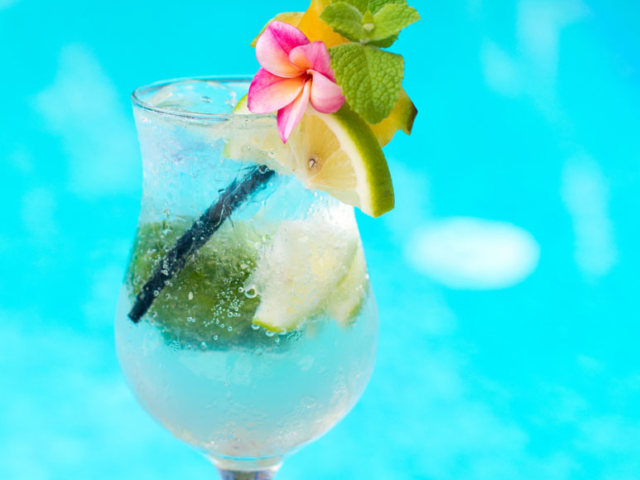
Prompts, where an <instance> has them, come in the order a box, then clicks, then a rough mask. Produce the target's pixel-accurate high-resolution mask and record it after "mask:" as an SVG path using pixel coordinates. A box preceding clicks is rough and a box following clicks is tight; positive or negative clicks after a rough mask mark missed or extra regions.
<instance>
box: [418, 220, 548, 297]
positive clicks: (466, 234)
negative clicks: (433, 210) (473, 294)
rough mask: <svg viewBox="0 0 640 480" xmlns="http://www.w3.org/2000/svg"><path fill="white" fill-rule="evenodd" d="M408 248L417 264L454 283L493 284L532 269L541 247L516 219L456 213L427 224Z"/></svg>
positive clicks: (430, 274) (512, 280)
mask: <svg viewBox="0 0 640 480" xmlns="http://www.w3.org/2000/svg"><path fill="white" fill-rule="evenodd" d="M405 253H406V256H407V258H408V260H409V263H410V264H411V265H412V266H413V267H414V268H415V269H416V270H418V271H419V272H421V273H423V274H424V275H427V276H428V277H430V278H432V279H434V280H436V281H438V282H440V283H443V284H444V285H446V286H448V287H450V288H457V289H470V290H490V289H499V288H508V287H511V286H513V285H516V284H518V283H520V282H521V281H523V280H524V279H525V278H527V277H528V276H529V275H531V273H533V271H534V270H535V269H536V266H537V265H538V259H539V257H540V247H539V246H538V243H537V242H536V240H535V239H534V238H533V236H532V235H531V234H530V233H529V232H527V231H526V230H523V229H521V228H519V227H517V226H515V225H513V224H510V223H505V222H495V221H490V220H483V219H478V218H465V217H453V218H449V219H446V220H440V221H436V222H433V223H429V224H426V225H425V226H423V227H422V228H421V229H419V230H418V231H417V232H416V233H415V234H414V236H413V238H412V239H411V240H410V241H409V242H408V244H407V247H406V251H405Z"/></svg>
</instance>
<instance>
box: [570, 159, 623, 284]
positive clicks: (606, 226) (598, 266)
mask: <svg viewBox="0 0 640 480" xmlns="http://www.w3.org/2000/svg"><path fill="white" fill-rule="evenodd" d="M562 199H563V201H564V203H565V205H566V207H567V210H568V211H569V213H570V214H571V220H572V222H573V231H574V233H575V253H574V255H575V260H576V264H577V265H578V268H579V269H580V271H581V272H582V273H583V275H585V277H587V278H588V279H591V280H594V279H596V278H599V277H602V276H604V275H606V274H607V273H609V271H610V270H611V269H612V268H613V266H614V265H615V264H616V263H617V259H618V249H617V247H616V242H615V236H614V231H613V224H612V222H611V219H610V217H609V205H608V204H609V187H608V185H607V181H606V179H605V177H604V175H603V173H602V170H601V169H600V166H599V165H598V163H597V162H596V161H595V160H593V159H592V158H590V157H587V156H581V157H574V158H572V159H570V160H569V161H568V162H567V163H566V164H565V166H564V171H563V174H562Z"/></svg>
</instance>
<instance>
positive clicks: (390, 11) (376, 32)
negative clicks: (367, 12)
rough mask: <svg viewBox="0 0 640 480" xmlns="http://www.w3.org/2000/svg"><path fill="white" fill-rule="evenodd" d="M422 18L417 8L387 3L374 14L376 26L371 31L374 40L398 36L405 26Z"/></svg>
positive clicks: (370, 36)
mask: <svg viewBox="0 0 640 480" xmlns="http://www.w3.org/2000/svg"><path fill="white" fill-rule="evenodd" d="M418 20H420V15H419V14H418V11H417V10H416V9H415V8H412V7H409V6H407V5H397V4H387V5H385V6H384V7H382V8H381V9H380V10H379V11H378V13H376V14H375V15H374V16H373V23H374V24H375V28H374V29H373V30H372V31H371V32H369V38H370V39H371V40H373V41H383V40H386V39H390V38H392V37H394V36H395V37H396V38H397V36H398V34H399V33H400V32H401V31H402V29H403V28H405V27H408V26H409V25H411V24H412V23H415V22H417V21H418ZM392 43H393V42H392Z"/></svg>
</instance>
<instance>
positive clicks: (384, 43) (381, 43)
mask: <svg viewBox="0 0 640 480" xmlns="http://www.w3.org/2000/svg"><path fill="white" fill-rule="evenodd" d="M396 40H398V35H393V36H392V37H388V38H385V39H382V40H371V41H370V42H369V43H368V45H373V46H374V47H380V48H388V47H390V46H391V45H393V44H394V42H395V41H396Z"/></svg>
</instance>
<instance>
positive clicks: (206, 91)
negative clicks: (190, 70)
mask: <svg viewBox="0 0 640 480" xmlns="http://www.w3.org/2000/svg"><path fill="white" fill-rule="evenodd" d="M148 103H149V104H150V105H152V106H154V107H159V108H163V109H167V110H172V111H178V112H188V113H196V114H197V113H204V114H226V113H231V112H232V111H233V107H235V105H236V104H237V103H238V98H237V95H236V92H234V91H233V90H232V89H230V88H228V87H226V86H225V85H223V84H221V83H218V82H215V81H213V80H184V81H181V82H177V83H172V84H170V85H167V86H166V87H162V88H161V89H159V90H158V91H157V92H156V93H155V94H154V95H153V96H152V97H151V98H150V99H149V102H148Z"/></svg>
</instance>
